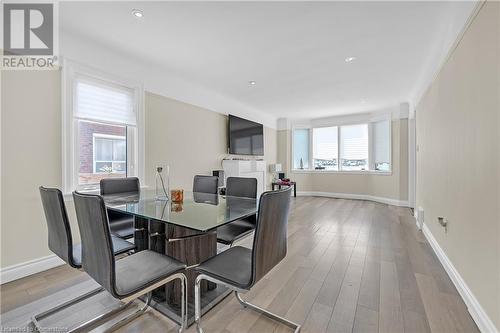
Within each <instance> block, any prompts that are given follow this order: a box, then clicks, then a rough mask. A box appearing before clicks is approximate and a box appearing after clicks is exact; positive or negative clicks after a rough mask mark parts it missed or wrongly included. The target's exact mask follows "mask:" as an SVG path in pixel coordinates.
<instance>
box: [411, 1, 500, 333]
mask: <svg viewBox="0 0 500 333" xmlns="http://www.w3.org/2000/svg"><path fill="white" fill-rule="evenodd" d="M499 49H500V3H499V2H496V1H488V2H486V3H485V4H484V6H483V7H482V9H481V10H480V11H479V13H478V14H477V16H476V17H475V19H474V20H473V21H472V23H471V25H470V26H469V27H468V29H467V30H466V32H465V34H464V35H463V38H462V39H461V40H460V42H459V43H458V46H457V47H456V49H455V50H454V51H453V52H452V53H451V55H450V57H449V59H448V60H447V62H446V63H445V64H444V66H443V67H442V68H441V71H440V73H439V75H438V76H437V78H436V79H435V80H434V82H433V83H432V84H431V86H430V87H429V89H428V90H427V91H426V93H425V94H424V96H423V98H422V99H421V101H420V103H419V104H418V106H417V144H418V148H419V150H418V153H417V206H420V207H422V208H423V209H424V211H425V214H424V216H425V225H426V227H427V228H428V230H429V232H430V233H431V235H432V237H433V238H435V239H436V241H437V243H438V245H439V247H440V248H441V249H442V250H443V251H444V253H445V255H446V256H447V257H448V259H449V260H450V262H451V264H452V265H453V266H454V268H455V269H456V271H457V272H458V274H459V275H460V277H461V279H462V280H463V283H464V284H465V285H466V286H467V288H468V289H470V291H471V293H472V295H473V297H474V298H475V299H477V301H478V302H479V306H478V307H476V308H472V309H470V310H472V312H473V313H474V312H475V313H476V317H475V319H476V320H477V319H478V317H480V316H481V313H483V314H484V315H485V316H486V318H488V317H489V320H490V321H491V322H492V323H493V324H492V325H496V328H497V330H500V212H499V208H498V207H499V206H500V205H499V202H500V194H499V192H500V186H499V184H500V183H499V181H500V130H499V128H500V127H499V125H500V123H499V118H500V101H499V99H500V51H499ZM438 216H442V217H445V218H446V219H447V220H448V223H449V227H448V230H447V232H445V230H444V228H442V227H441V226H440V225H439V224H438V223H437V217H438ZM468 301H470V300H467V299H466V303H467V302H468ZM483 311H484V312H483ZM477 313H479V315H477ZM487 322H488V319H484V318H483V320H479V321H478V324H479V325H480V326H481V325H485V326H483V329H485V331H488V330H490V331H491V330H493V328H491V327H489V326H488V323H487Z"/></svg>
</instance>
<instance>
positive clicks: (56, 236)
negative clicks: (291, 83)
mask: <svg viewBox="0 0 500 333" xmlns="http://www.w3.org/2000/svg"><path fill="white" fill-rule="evenodd" d="M39 189H40V197H41V199H42V206H43V210H44V213H45V220H46V222H47V229H48V243H49V249H50V250H51V251H52V252H53V253H54V254H56V255H57V256H58V257H59V258H61V259H62V260H64V262H66V263H67V264H68V265H69V266H71V267H73V268H76V269H81V268H82V247H81V244H76V245H73V236H72V233H71V226H70V224H69V219H68V214H67V211H66V205H65V204H64V199H63V195H62V192H61V191H60V190H59V189H57V188H48V187H44V186H40V188H39ZM111 242H112V243H113V250H114V251H113V253H114V254H115V255H118V254H122V253H126V252H130V251H132V250H134V248H135V245H134V244H132V243H130V242H127V241H126V240H123V239H120V238H118V237H114V236H112V237H111ZM103 290H104V288H102V287H99V288H97V289H94V290H92V291H90V292H88V293H86V294H85V295H82V296H80V297H78V298H75V299H72V300H70V301H67V302H65V303H63V304H61V305H59V306H57V307H54V308H52V309H49V310H47V311H44V312H42V313H39V314H36V315H34V316H32V318H31V321H32V323H33V325H34V326H35V328H36V329H38V330H40V329H41V326H40V324H39V321H40V320H41V319H42V318H44V317H47V316H49V315H51V314H54V313H56V312H58V311H59V310H62V309H64V308H66V307H69V306H71V305H73V304H76V303H78V302H80V301H82V300H84V299H86V298H88V297H91V296H93V295H95V294H98V293H99V292H101V291H103Z"/></svg>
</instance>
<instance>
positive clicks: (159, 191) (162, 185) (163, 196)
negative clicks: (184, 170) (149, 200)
mask: <svg viewBox="0 0 500 333" xmlns="http://www.w3.org/2000/svg"><path fill="white" fill-rule="evenodd" d="M165 175H166V180H164V179H163V167H161V166H158V167H156V185H155V189H156V192H155V193H156V197H155V198H156V200H168V187H169V177H170V168H169V167H168V166H167V167H166V172H165Z"/></svg>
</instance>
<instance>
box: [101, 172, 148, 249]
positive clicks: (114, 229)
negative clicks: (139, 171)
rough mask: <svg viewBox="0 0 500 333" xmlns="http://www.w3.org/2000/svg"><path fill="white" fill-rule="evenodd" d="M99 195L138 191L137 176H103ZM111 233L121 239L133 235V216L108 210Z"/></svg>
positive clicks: (139, 187)
mask: <svg viewBox="0 0 500 333" xmlns="http://www.w3.org/2000/svg"><path fill="white" fill-rule="evenodd" d="M99 185H100V188H101V195H109V194H120V193H139V191H140V189H141V185H140V183H139V178H137V177H127V178H104V179H101V181H100V184H99ZM108 218H109V227H110V229H111V233H112V234H113V235H115V236H118V237H120V238H123V239H128V238H132V237H134V232H135V228H134V216H132V215H129V214H125V213H121V212H117V211H113V210H108Z"/></svg>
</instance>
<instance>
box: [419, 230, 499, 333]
mask: <svg viewBox="0 0 500 333" xmlns="http://www.w3.org/2000/svg"><path fill="white" fill-rule="evenodd" d="M422 231H423V233H424V235H425V238H427V241H428V242H429V244H430V245H431V247H432V249H433V250H434V253H436V256H437V257H438V259H439V261H440V262H441V264H442V265H443V267H444V269H445V270H446V273H448V275H449V277H450V279H451V281H453V284H454V285H455V287H456V288H457V290H458V292H459V294H460V296H462V299H463V300H464V302H465V305H467V309H468V310H469V313H470V315H471V316H472V318H473V319H474V321H475V322H476V324H477V326H478V328H479V330H480V331H481V332H483V333H499V331H498V329H497V328H496V327H495V324H494V323H493V321H491V319H490V317H489V316H488V314H487V313H486V312H485V311H484V309H483V307H482V306H481V304H479V302H478V300H477V299H476V297H475V296H474V294H473V293H472V291H471V290H470V289H469V287H468V286H467V284H466V283H465V281H464V279H463V278H462V277H461V276H460V274H459V273H458V271H457V269H456V268H455V266H453V263H452V262H451V261H450V259H449V258H448V256H446V253H445V252H444V251H443V249H442V248H441V246H439V244H438V242H437V241H436V239H435V238H434V236H433V235H432V233H431V231H430V230H429V228H428V227H427V225H426V224H425V223H424V225H423V227H422Z"/></svg>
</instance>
